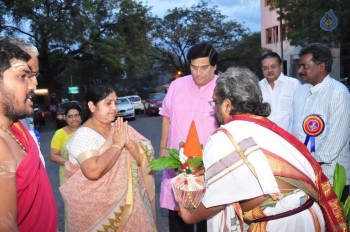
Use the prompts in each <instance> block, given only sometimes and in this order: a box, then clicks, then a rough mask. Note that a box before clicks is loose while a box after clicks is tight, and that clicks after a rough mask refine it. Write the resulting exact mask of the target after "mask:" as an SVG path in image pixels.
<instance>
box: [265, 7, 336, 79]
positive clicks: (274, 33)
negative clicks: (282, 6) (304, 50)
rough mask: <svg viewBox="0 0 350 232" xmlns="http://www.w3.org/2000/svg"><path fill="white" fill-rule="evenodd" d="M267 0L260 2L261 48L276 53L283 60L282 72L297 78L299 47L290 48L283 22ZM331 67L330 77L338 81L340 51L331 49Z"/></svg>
mask: <svg viewBox="0 0 350 232" xmlns="http://www.w3.org/2000/svg"><path fill="white" fill-rule="evenodd" d="M270 7H271V6H270V4H269V0H260V13H261V47H262V48H263V49H264V50H270V51H274V52H276V53H278V54H279V55H280V56H281V58H282V60H283V72H284V74H285V75H288V76H291V77H295V78H297V77H298V66H299V56H298V53H299V51H300V49H301V47H300V46H292V45H291V44H290V43H289V41H288V38H287V36H286V27H285V24H284V22H283V21H282V22H280V21H279V20H278V16H279V15H278V14H277V12H276V11H275V10H270ZM331 51H332V54H333V66H332V72H331V76H332V77H333V78H335V79H338V80H340V79H341V78H340V50H339V49H337V48H333V49H331Z"/></svg>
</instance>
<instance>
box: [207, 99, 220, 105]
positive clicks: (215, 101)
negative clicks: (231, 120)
mask: <svg viewBox="0 0 350 232" xmlns="http://www.w3.org/2000/svg"><path fill="white" fill-rule="evenodd" d="M220 100H221V99H220V98H218V99H213V100H212V101H208V103H209V105H210V106H215V104H218V103H219V102H220Z"/></svg>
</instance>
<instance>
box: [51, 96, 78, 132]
mask: <svg viewBox="0 0 350 232" xmlns="http://www.w3.org/2000/svg"><path fill="white" fill-rule="evenodd" d="M69 105H78V106H79V107H80V108H81V105H80V103H79V102H78V101H65V102H62V103H60V104H58V107H57V112H56V128H57V129H60V128H62V127H65V126H66V125H67V122H66V120H65V118H64V113H65V111H66V108H67V107H68V106H69ZM82 116H83V115H82Z"/></svg>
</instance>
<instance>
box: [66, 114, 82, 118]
mask: <svg viewBox="0 0 350 232" xmlns="http://www.w3.org/2000/svg"><path fill="white" fill-rule="evenodd" d="M67 118H68V119H72V118H80V114H70V115H67Z"/></svg>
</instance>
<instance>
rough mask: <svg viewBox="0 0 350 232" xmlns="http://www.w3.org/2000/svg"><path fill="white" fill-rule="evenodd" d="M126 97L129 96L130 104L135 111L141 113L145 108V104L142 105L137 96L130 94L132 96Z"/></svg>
mask: <svg viewBox="0 0 350 232" xmlns="http://www.w3.org/2000/svg"><path fill="white" fill-rule="evenodd" d="M127 98H129V100H130V102H131V104H132V106H133V107H134V109H135V112H141V113H143V111H144V110H145V106H144V105H143V102H142V100H141V98H140V97H139V96H137V95H132V96H127Z"/></svg>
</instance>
